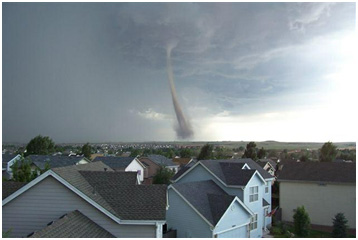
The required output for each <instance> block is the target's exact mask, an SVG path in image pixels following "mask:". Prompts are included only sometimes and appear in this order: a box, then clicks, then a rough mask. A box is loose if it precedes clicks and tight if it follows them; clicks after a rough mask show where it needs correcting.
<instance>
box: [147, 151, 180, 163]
mask: <svg viewBox="0 0 358 240" xmlns="http://www.w3.org/2000/svg"><path fill="white" fill-rule="evenodd" d="M148 158H149V159H150V160H152V161H153V162H155V163H156V164H159V165H164V166H176V165H178V164H176V163H174V162H173V161H172V159H169V158H166V157H164V156H162V155H155V154H150V155H148Z"/></svg>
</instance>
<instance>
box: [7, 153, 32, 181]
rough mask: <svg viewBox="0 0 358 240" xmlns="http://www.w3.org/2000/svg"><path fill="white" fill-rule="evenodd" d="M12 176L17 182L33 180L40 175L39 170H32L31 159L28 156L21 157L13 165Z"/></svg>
mask: <svg viewBox="0 0 358 240" xmlns="http://www.w3.org/2000/svg"><path fill="white" fill-rule="evenodd" d="M11 169H12V178H13V180H14V181H16V182H31V181H32V180H34V179H35V178H36V177H37V176H38V175H37V171H31V161H30V160H29V159H27V158H23V157H22V158H21V159H20V160H18V161H16V162H15V163H14V164H13V165H12V166H11Z"/></svg>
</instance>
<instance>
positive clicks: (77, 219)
mask: <svg viewBox="0 0 358 240" xmlns="http://www.w3.org/2000/svg"><path fill="white" fill-rule="evenodd" d="M29 237H30V238H113V237H115V236H113V235H112V234H111V233H109V232H108V231H106V230H105V229H103V228H102V227H101V226H99V225H98V224H97V223H95V222H93V221H92V220H91V219H89V218H88V217H86V216H85V215H83V214H82V213H81V212H80V211H78V210H75V211H73V212H70V213H68V214H66V215H64V216H62V217H61V218H60V219H58V220H56V221H54V222H52V224H50V225H48V226H46V227H45V228H43V229H42V230H40V231H36V232H35V233H34V234H32V235H31V236H29Z"/></svg>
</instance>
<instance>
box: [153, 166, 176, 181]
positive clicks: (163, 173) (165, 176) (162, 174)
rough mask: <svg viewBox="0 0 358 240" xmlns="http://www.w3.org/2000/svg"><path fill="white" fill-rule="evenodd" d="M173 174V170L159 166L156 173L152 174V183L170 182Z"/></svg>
mask: <svg viewBox="0 0 358 240" xmlns="http://www.w3.org/2000/svg"><path fill="white" fill-rule="evenodd" d="M173 176H174V171H173V170H170V169H169V168H166V167H164V166H160V168H159V169H158V170H157V173H156V174H155V175H154V176H153V184H170V179H171V178H172V177H173Z"/></svg>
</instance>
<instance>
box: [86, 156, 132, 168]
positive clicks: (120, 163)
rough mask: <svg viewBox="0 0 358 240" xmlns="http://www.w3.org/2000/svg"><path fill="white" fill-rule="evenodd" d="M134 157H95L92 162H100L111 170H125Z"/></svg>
mask: <svg viewBox="0 0 358 240" xmlns="http://www.w3.org/2000/svg"><path fill="white" fill-rule="evenodd" d="M134 158H135V157H96V158H95V159H93V161H94V162H98V161H101V162H103V163H104V164H106V165H108V166H110V167H111V168H113V169H125V168H126V167H128V165H129V164H130V163H131V162H132V161H133V160H134Z"/></svg>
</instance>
